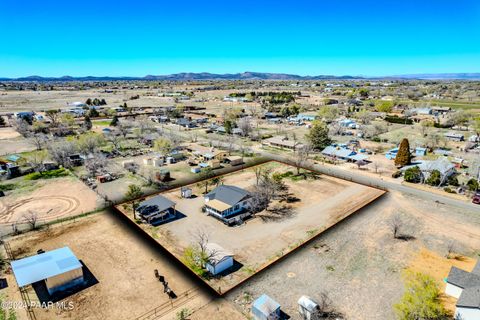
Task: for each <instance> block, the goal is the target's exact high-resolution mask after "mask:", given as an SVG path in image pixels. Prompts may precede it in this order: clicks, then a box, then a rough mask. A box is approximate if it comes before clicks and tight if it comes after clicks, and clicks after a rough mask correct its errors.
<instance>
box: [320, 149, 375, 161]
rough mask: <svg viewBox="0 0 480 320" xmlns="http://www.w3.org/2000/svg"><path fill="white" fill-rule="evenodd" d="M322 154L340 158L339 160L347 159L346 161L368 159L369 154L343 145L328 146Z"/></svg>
mask: <svg viewBox="0 0 480 320" xmlns="http://www.w3.org/2000/svg"><path fill="white" fill-rule="evenodd" d="M322 155H324V156H326V157H329V158H332V159H339V160H346V161H366V160H368V156H366V155H364V154H358V153H357V152H355V151H353V150H351V149H348V148H345V147H341V146H328V147H326V148H325V149H323V150H322Z"/></svg>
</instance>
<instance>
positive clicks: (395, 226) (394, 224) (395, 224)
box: [388, 214, 403, 239]
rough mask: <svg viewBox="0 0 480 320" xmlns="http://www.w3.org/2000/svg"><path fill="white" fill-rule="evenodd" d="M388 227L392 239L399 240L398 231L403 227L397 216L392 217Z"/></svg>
mask: <svg viewBox="0 0 480 320" xmlns="http://www.w3.org/2000/svg"><path fill="white" fill-rule="evenodd" d="M388 226H389V227H390V230H391V231H392V234H393V237H394V238H395V239H399V237H400V229H401V228H402V227H403V221H402V219H401V218H400V216H399V215H398V214H395V215H393V216H392V217H391V218H390V220H389V221H388Z"/></svg>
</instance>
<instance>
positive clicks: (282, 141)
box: [262, 136, 303, 150]
mask: <svg viewBox="0 0 480 320" xmlns="http://www.w3.org/2000/svg"><path fill="white" fill-rule="evenodd" d="M262 143H263V144H267V145H270V146H271V147H275V148H285V149H290V150H296V149H298V148H302V147H303V145H302V144H301V143H300V142H298V141H294V140H289V139H287V138H285V137H281V136H277V137H272V138H269V139H266V140H264V141H263V142H262Z"/></svg>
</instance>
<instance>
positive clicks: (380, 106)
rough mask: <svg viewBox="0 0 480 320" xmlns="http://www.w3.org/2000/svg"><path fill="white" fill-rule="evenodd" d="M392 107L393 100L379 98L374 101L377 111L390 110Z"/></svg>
mask: <svg viewBox="0 0 480 320" xmlns="http://www.w3.org/2000/svg"><path fill="white" fill-rule="evenodd" d="M392 108H393V101H388V100H380V101H377V102H376V103H375V109H377V111H378V112H387V113H388V112H391V111H392Z"/></svg>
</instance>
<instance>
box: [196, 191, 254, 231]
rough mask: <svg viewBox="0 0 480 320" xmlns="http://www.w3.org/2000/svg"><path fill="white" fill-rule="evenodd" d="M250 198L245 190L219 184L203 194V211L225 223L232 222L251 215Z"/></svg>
mask: <svg viewBox="0 0 480 320" xmlns="http://www.w3.org/2000/svg"><path fill="white" fill-rule="evenodd" d="M250 199H251V195H250V192H248V191H247V190H244V189H242V188H239V187H235V186H230V185H221V186H218V187H216V188H215V189H213V190H212V191H211V192H209V193H208V194H207V195H205V211H206V213H207V214H209V215H211V216H214V217H215V218H217V219H219V220H222V221H223V222H225V223H232V222H235V221H236V220H238V219H240V220H241V219H243V218H245V217H247V216H250V215H251V212H250ZM236 218H237V219H236Z"/></svg>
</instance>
